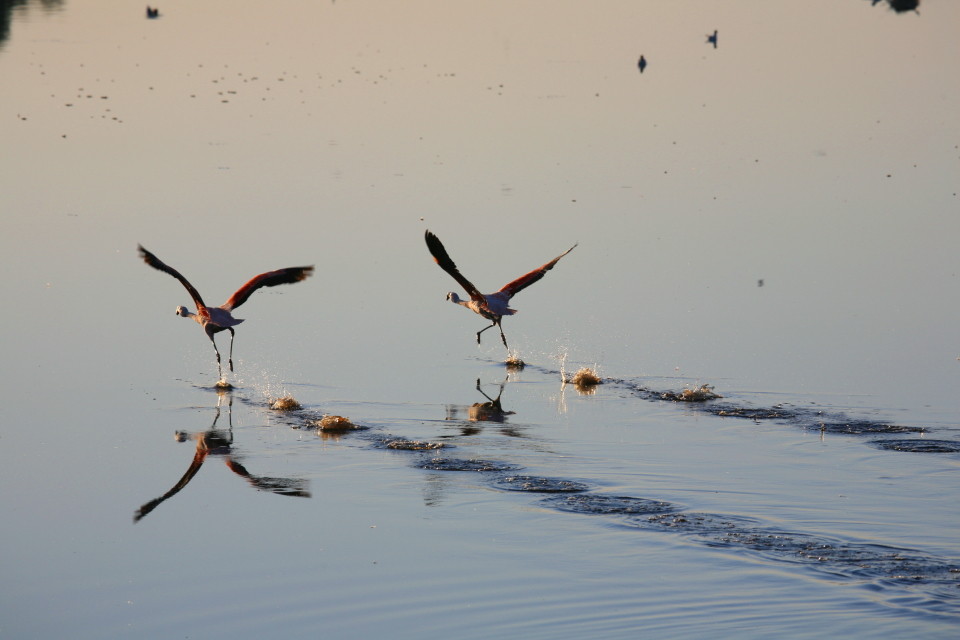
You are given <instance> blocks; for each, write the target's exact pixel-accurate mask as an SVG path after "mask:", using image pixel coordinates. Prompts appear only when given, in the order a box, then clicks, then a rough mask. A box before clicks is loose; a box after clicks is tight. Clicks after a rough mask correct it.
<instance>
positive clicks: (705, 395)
mask: <svg viewBox="0 0 960 640" xmlns="http://www.w3.org/2000/svg"><path fill="white" fill-rule="evenodd" d="M660 397H661V398H662V399H663V400H672V401H673V402H706V401H707V400H715V399H716V398H722V397H723V396H721V395H720V394H718V393H715V392H714V390H713V387H712V386H711V385H709V384H702V385H700V386H699V387H696V388H695V389H684V390H683V391H681V392H680V393H673V392H672V391H665V392H664V393H662V394H661V395H660Z"/></svg>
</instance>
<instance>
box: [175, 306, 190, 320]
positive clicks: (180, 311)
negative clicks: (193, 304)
mask: <svg viewBox="0 0 960 640" xmlns="http://www.w3.org/2000/svg"><path fill="white" fill-rule="evenodd" d="M177 315H178V316H180V317H181V318H189V317H190V316H191V315H192V314H191V313H190V310H189V309H187V308H186V307H184V306H179V307H177Z"/></svg>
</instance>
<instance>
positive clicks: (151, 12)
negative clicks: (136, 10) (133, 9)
mask: <svg viewBox="0 0 960 640" xmlns="http://www.w3.org/2000/svg"><path fill="white" fill-rule="evenodd" d="M147 17H148V18H159V17H160V9H154V8H153V7H151V6H150V5H147Z"/></svg>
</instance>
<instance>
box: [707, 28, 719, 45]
mask: <svg viewBox="0 0 960 640" xmlns="http://www.w3.org/2000/svg"><path fill="white" fill-rule="evenodd" d="M707 44H713V48H714V49H716V48H717V30H716V29H714V30H713V33H712V34H707Z"/></svg>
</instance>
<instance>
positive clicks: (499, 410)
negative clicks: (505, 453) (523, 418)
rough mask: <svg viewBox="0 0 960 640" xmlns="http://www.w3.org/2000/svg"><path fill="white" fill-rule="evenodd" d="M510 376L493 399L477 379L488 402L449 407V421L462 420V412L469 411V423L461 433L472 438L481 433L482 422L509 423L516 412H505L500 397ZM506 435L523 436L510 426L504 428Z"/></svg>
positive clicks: (478, 387)
mask: <svg viewBox="0 0 960 640" xmlns="http://www.w3.org/2000/svg"><path fill="white" fill-rule="evenodd" d="M509 379H510V376H509V375H508V376H507V377H506V378H505V379H504V380H503V382H501V383H500V391H499V392H497V397H496V398H491V397H490V396H489V395H487V393H486V392H485V391H484V390H483V389H482V388H481V386H480V378H477V384H476V389H477V391H479V392H480V393H481V394H482V395H483V397H484V398H486V399H487V401H486V402H474V403H473V404H472V405H469V406H463V405H454V404H451V405H447V418H446V419H447V420H460V419H461V418H460V411H461V410H462V409H466V411H467V423H466V424H464V425H463V426H462V427H461V433H462V434H463V435H465V436H472V435H476V434H478V433H480V430H481V429H480V425H479V424H478V423H481V422H494V423H499V424H504V425H505V423H506V422H507V416H512V415H514V414H515V413H516V412H515V411H504V409H503V405H502V404H501V402H500V397H501V396H502V395H503V390H504V388H505V387H506V385H507V382H508V381H509ZM501 431H502V433H503V434H504V435H508V436H516V437H521V436H522V434H521V433H520V432H519V431H517V430H516V429H514V428H512V427H508V426H506V425H505V426H504V427H503V428H502V429H501Z"/></svg>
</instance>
